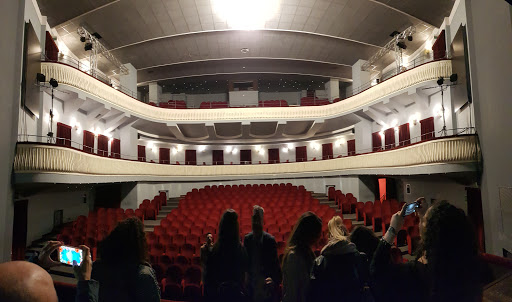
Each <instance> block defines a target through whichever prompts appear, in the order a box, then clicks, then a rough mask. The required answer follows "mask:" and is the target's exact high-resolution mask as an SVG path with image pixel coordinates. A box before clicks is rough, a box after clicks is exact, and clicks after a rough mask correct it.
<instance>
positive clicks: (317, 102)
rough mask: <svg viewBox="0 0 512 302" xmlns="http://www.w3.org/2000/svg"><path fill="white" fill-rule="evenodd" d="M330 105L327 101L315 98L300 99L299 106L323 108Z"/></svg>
mask: <svg viewBox="0 0 512 302" xmlns="http://www.w3.org/2000/svg"><path fill="white" fill-rule="evenodd" d="M330 103H331V102H329V100H328V99H318V98H315V97H303V98H301V99H300V105H301V106H323V105H329V104H330Z"/></svg>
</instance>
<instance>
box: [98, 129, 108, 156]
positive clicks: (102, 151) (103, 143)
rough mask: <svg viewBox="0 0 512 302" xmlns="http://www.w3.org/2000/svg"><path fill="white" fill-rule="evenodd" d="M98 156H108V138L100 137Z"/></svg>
mask: <svg viewBox="0 0 512 302" xmlns="http://www.w3.org/2000/svg"><path fill="white" fill-rule="evenodd" d="M98 155H100V156H108V137H106V136H105V135H101V134H100V135H98Z"/></svg>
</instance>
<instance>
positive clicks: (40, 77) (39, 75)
mask: <svg viewBox="0 0 512 302" xmlns="http://www.w3.org/2000/svg"><path fill="white" fill-rule="evenodd" d="M36 80H37V81H38V82H46V76H45V75H44V74H42V73H39V72H38V73H37V74H36Z"/></svg>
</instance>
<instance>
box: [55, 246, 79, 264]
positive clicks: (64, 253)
mask: <svg viewBox="0 0 512 302" xmlns="http://www.w3.org/2000/svg"><path fill="white" fill-rule="evenodd" d="M82 260H83V252H82V250H81V249H79V248H76V247H71V246H64V245H63V246H60V247H59V261H60V262H61V263H64V264H67V265H73V262H75V261H76V265H78V266H80V265H81V264H82Z"/></svg>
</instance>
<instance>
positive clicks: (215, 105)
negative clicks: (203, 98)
mask: <svg viewBox="0 0 512 302" xmlns="http://www.w3.org/2000/svg"><path fill="white" fill-rule="evenodd" d="M228 107H229V104H228V102H201V104H199V108H200V109H208V108H228Z"/></svg>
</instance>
